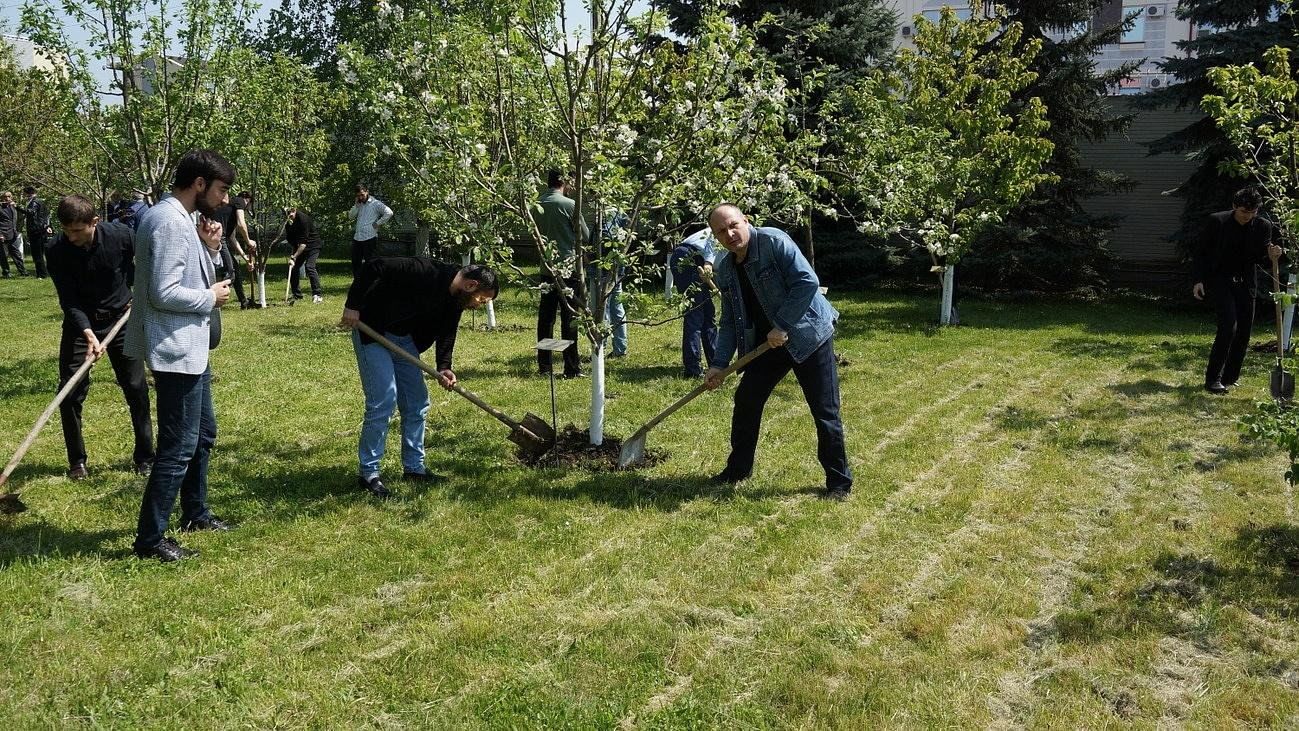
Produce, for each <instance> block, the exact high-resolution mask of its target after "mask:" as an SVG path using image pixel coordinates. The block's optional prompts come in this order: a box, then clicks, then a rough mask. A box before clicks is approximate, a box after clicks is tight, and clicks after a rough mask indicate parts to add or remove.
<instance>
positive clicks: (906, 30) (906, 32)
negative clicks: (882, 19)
mask: <svg viewBox="0 0 1299 731" xmlns="http://www.w3.org/2000/svg"><path fill="white" fill-rule="evenodd" d="M902 37H903V38H910V37H911V26H909V25H904V26H902Z"/></svg>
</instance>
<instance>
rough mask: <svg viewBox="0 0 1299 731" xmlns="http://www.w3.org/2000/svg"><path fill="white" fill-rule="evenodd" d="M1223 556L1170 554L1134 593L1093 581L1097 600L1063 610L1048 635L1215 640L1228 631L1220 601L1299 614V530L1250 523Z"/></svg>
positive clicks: (1254, 610)
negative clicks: (1220, 621)
mask: <svg viewBox="0 0 1299 731" xmlns="http://www.w3.org/2000/svg"><path fill="white" fill-rule="evenodd" d="M1218 554H1219V555H1218V556H1216V557H1215V556H1199V555H1194V554H1176V553H1171V552H1165V553H1163V554H1162V555H1160V556H1159V557H1158V558H1157V559H1155V560H1154V561H1153V563H1152V566H1151V568H1152V569H1153V574H1154V575H1153V577H1152V578H1151V579H1150V580H1149V581H1147V582H1146V583H1145V584H1143V585H1141V586H1140V587H1138V588H1137V589H1136V590H1135V591H1131V592H1122V593H1118V592H1113V591H1105V590H1103V587H1101V586H1096V587H1090V588H1093V589H1095V590H1092V591H1088V592H1087V593H1088V594H1089V595H1090V596H1091V597H1092V599H1093V600H1094V601H1095V604H1094V606H1092V607H1089V608H1088V609H1085V610H1079V609H1071V610H1068V611H1065V612H1062V613H1061V614H1060V616H1059V617H1058V618H1057V620H1056V622H1055V623H1054V625H1053V626H1052V627H1051V628H1050V629H1048V630H1047V631H1046V632H1045V634H1047V635H1050V636H1053V637H1055V638H1058V639H1059V640H1060V641H1071V642H1082V643H1089V644H1101V643H1105V642H1108V641H1110V640H1112V639H1121V638H1142V637H1162V636H1169V637H1182V638H1184V639H1187V640H1189V641H1191V642H1192V643H1193V644H1196V645H1204V646H1211V645H1212V646H1216V645H1220V644H1221V641H1222V638H1221V637H1218V636H1217V635H1218V634H1219V633H1224V634H1225V633H1227V632H1229V631H1230V630H1229V629H1227V628H1224V627H1220V626H1216V625H1215V619H1214V618H1215V617H1217V616H1218V613H1219V610H1220V609H1221V608H1222V607H1228V606H1231V607H1236V608H1238V609H1240V610H1242V611H1245V612H1248V613H1250V614H1253V615H1255V616H1259V617H1266V616H1279V617H1281V618H1284V619H1286V620H1294V619H1295V618H1296V617H1299V528H1296V527H1295V526H1292V525H1283V524H1272V525H1255V524H1251V525H1246V526H1244V527H1241V528H1239V529H1237V531H1236V535H1235V537H1234V538H1232V539H1231V540H1230V541H1228V542H1227V543H1226V544H1225V545H1223V546H1222V547H1221V550H1220V551H1219V552H1218ZM1092 581H1093V583H1096V584H1099V583H1100V581H1101V580H1100V579H1098V578H1096V579H1093V580H1092ZM1085 588H1087V587H1085ZM1198 610H1203V611H1198ZM1205 617H1207V618H1208V619H1207V621H1206V619H1205Z"/></svg>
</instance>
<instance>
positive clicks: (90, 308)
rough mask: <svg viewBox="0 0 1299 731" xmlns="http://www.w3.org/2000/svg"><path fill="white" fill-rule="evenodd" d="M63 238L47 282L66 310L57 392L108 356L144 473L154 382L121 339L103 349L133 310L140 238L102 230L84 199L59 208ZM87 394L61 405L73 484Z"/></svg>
mask: <svg viewBox="0 0 1299 731" xmlns="http://www.w3.org/2000/svg"><path fill="white" fill-rule="evenodd" d="M58 216H59V223H60V224H61V225H62V227H63V233H61V234H60V235H59V237H58V238H57V239H55V240H54V243H53V245H51V246H50V247H49V250H48V251H47V255H48V260H49V268H50V275H51V276H52V277H53V278H54V288H55V290H56V291H57V292H58V294H59V306H60V307H62V308H63V336H62V339H61V340H60V342H59V388H60V389H62V388H63V386H64V384H66V383H67V382H68V380H69V379H71V378H72V374H73V373H76V372H77V369H78V368H80V367H81V364H82V363H84V362H85V361H87V360H96V359H98V358H99V357H100V356H102V355H104V353H107V354H108V359H109V361H110V362H111V363H112V364H113V372H114V373H115V374H116V375H117V385H119V386H121V388H122V395H124V396H125V397H126V405H127V407H128V408H129V409H130V411H131V427H132V429H133V430H134V431H135V455H134V462H135V470H136V472H138V473H140V474H146V473H148V471H149V467H150V465H152V464H153V456H154V452H153V422H152V421H151V420H150V418H149V383H148V381H147V380H146V379H145V374H144V363H142V362H141V361H139V360H137V359H135V358H132V357H131V356H129V355H127V354H126V353H125V352H123V350H122V343H123V341H124V340H125V338H124V337H117V338H114V339H113V340H112V342H110V343H108V345H104V344H103V343H102V342H101V338H103V337H105V336H106V335H107V334H108V331H109V330H111V329H113V325H114V324H115V323H116V322H117V321H118V319H119V318H121V317H122V315H123V314H124V313H125V312H126V311H127V309H128V308H129V307H130V305H131V285H132V284H133V283H134V279H135V231H133V230H132V229H131V227H130V226H127V225H125V224H121V223H106V222H105V223H101V222H100V220H99V216H98V215H96V214H95V206H94V204H92V203H91V202H90V201H89V200H88V199H86V198H83V197H82V196H79V195H70V196H67V197H66V198H63V199H62V200H60V201H59V208H58ZM89 391H90V376H89V374H87V375H86V378H85V379H83V380H82V381H81V383H80V384H78V385H77V387H76V388H74V389H73V390H72V393H70V394H68V397H67V399H65V400H64V401H63V403H62V404H61V405H60V406H59V417H60V419H61V420H62V421H63V442H64V444H65V445H66V446H67V449H68V465H69V468H68V477H69V478H71V479H74V480H81V479H85V478H86V477H87V476H88V472H87V471H86V444H85V441H84V440H83V439H82V436H81V407H82V404H84V403H85V401H86V394H87V393H88V392H89Z"/></svg>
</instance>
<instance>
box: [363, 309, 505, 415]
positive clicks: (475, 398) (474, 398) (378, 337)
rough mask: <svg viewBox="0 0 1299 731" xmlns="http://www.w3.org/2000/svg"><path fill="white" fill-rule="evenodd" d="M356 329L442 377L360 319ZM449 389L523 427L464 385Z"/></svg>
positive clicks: (396, 353) (423, 368)
mask: <svg viewBox="0 0 1299 731" xmlns="http://www.w3.org/2000/svg"><path fill="white" fill-rule="evenodd" d="M356 329H357V330H360V331H361V332H363V333H365V334H366V335H368V336H369V337H370V339H371V340H373V341H375V342H376V343H378V344H380V345H382V346H383V347H385V348H387V349H388V350H391V351H392V352H393V353H394V354H395V355H398V356H400V357H402V358H405V359H406V360H407V361H409V362H411V363H413V364H414V365H415V366H416V367H417V368H419V369H420V370H422V371H424V372H425V373H427V374H429V375H431V376H434V377H437V378H441V377H442V376H441V374H440V373H438V372H437V369H436V368H434V367H433V366H431V365H429V364H428V363H425V362H424V361H423V360H421V359H419V358H417V357H415V356H414V355H411V354H410V353H408V352H406V351H405V350H402V349H401V348H399V347H397V344H396V343H394V342H393V341H391V340H389V339H388V338H385V337H384V336H382V335H380V334H379V333H378V332H377V331H375V329H374V328H372V327H370V326H369V325H367V324H365V323H364V322H361V321H359V320H358V321H357V323H356ZM451 390H452V391H455V392H456V393H458V394H460V395H461V396H464V397H465V398H466V399H469V403H471V404H473V405H474V406H477V407H478V408H480V409H482V410H483V411H486V412H487V413H489V414H491V415H492V416H494V417H496V419H497V421H500V422H501V423H502V424H504V425H506V426H508V427H510V428H511V429H523V427H522V426H521V425H520V424H519V422H517V421H515V420H513V419H511V418H510V417H508V416H506V415H505V413H504V412H502V411H500V410H499V409H496V408H494V407H493V406H491V405H490V404H488V403H487V402H486V401H484V400H482V399H481V398H479V396H478V394H476V393H474V392H473V391H470V390H469V389H467V388H465V387H464V386H461V385H460V384H458V383H457V384H456V385H454V386H452V387H451ZM525 431H526V430H525Z"/></svg>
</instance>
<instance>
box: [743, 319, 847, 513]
mask: <svg viewBox="0 0 1299 731" xmlns="http://www.w3.org/2000/svg"><path fill="white" fill-rule="evenodd" d="M791 370H792V371H794V376H795V377H796V378H798V385H799V386H801V387H802V388H803V398H805V399H806V400H807V405H808V408H810V409H811V410H812V419H813V421H815V422H816V456H817V459H819V460H820V462H821V467H823V468H824V469H825V486H826V487H827V488H830V489H841V490H848V489H851V488H852V469H850V468H849V467H848V453H847V451H846V449H845V448H844V440H843V420H842V419H841V418H840V416H839V368H838V365H837V364H836V362H835V357H834V338H833V337H832V338H830V339H829V340H826V341H825V342H824V343H822V344H821V346H820V347H819V348H817V349H816V350H814V351H813V352H812V355H811V356H809V357H808V359H807V360H805V361H803V362H802V363H795V362H794V359H793V357H791V356H790V354H789V351H788V350H786V349H785V348H776V349H775V350H771V351H768V352H766V353H763V354H762V355H760V356H758V358H757V359H755V360H754V361H753V362H752V363H750V364H749V365H747V366H745V368H744V376H743V377H742V378H741V379H740V385H739V386H737V387H736V389H735V411H734V412H732V415H731V455H730V457H729V458H728V459H727V460H726V470H727V472H729V473H731V474H732V475H735V476H748V475H749V474H750V473H752V472H753V458H754V454H755V452H756V451H757V448H758V430H759V428H760V427H761V426H762V409H763V407H764V406H766V404H767V398H768V397H770V396H771V392H772V390H773V389H775V387H776V384H777V383H780V381H781V379H783V378H784V377H785V374H786V373H789V372H790V371H791Z"/></svg>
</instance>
